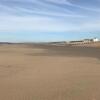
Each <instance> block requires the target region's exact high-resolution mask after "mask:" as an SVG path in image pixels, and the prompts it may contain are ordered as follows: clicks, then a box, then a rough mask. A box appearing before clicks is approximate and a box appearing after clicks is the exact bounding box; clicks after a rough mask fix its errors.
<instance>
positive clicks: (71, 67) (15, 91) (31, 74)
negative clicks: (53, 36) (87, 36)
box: [0, 44, 100, 100]
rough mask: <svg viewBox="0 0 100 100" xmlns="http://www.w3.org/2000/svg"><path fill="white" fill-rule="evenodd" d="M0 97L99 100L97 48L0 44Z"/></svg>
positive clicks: (12, 99) (99, 51)
mask: <svg viewBox="0 0 100 100" xmlns="http://www.w3.org/2000/svg"><path fill="white" fill-rule="evenodd" d="M0 100H100V48H91V47H86V48H82V47H67V46H61V47H60V46H49V45H14V44H13V45H10V44H9V45H7V44H5V45H0Z"/></svg>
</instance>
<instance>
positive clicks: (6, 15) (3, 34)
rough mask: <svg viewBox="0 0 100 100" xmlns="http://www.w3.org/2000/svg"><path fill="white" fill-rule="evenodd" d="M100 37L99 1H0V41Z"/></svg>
mask: <svg viewBox="0 0 100 100" xmlns="http://www.w3.org/2000/svg"><path fill="white" fill-rule="evenodd" d="M93 37H98V38H100V0H88V1H87V0H0V41H8V42H23V41H24V42H25V41H29V42H31V41H39V42H40V41H61V40H76V39H84V38H93Z"/></svg>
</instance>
